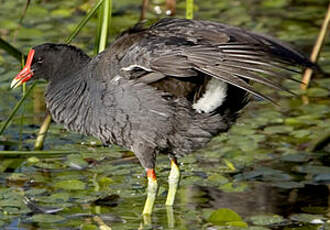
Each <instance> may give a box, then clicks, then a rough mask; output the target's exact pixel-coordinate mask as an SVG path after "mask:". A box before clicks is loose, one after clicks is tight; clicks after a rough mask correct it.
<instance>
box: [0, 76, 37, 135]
mask: <svg viewBox="0 0 330 230" xmlns="http://www.w3.org/2000/svg"><path fill="white" fill-rule="evenodd" d="M36 84H37V81H35V82H33V84H32V85H31V87H30V88H29V89H28V91H27V92H26V93H25V94H24V95H23V97H22V98H21V100H19V102H18V103H17V104H16V105H15V107H14V109H13V110H12V111H11V113H10V115H9V117H8V118H7V120H6V122H5V123H4V124H3V126H2V127H1V129H0V135H1V134H2V133H3V131H5V129H6V128H7V126H8V125H9V123H10V121H11V120H12V119H13V118H14V116H15V114H16V112H17V111H18V109H19V108H20V107H21V105H22V103H23V102H24V101H25V99H26V98H27V96H29V95H30V93H31V91H32V89H33V88H34V87H35V86H36Z"/></svg>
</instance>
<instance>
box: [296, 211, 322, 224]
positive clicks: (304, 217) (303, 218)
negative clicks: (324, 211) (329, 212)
mask: <svg viewBox="0 0 330 230" xmlns="http://www.w3.org/2000/svg"><path fill="white" fill-rule="evenodd" d="M290 219H291V220H294V221H298V222H302V223H312V222H313V221H315V220H322V219H324V217H323V216H321V215H314V214H306V213H301V214H294V215H291V216H290Z"/></svg>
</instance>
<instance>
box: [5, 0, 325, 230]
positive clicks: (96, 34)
mask: <svg viewBox="0 0 330 230" xmlns="http://www.w3.org/2000/svg"><path fill="white" fill-rule="evenodd" d="M0 2H1V9H2V12H3V14H1V15H0V17H1V20H0V37H1V40H0V46H1V47H2V48H5V49H3V50H0V94H1V95H2V98H1V99H0V127H4V128H3V130H1V131H0V132H1V136H0V150H1V151H0V157H1V158H2V159H1V161H0V173H1V177H0V178H1V180H0V228H9V227H10V228H11V229H22V228H24V229H35V228H39V229H68V228H76V229H97V228H100V226H103V227H106V226H109V227H110V226H111V227H112V228H113V229H138V228H139V227H140V224H141V217H140V214H141V210H142V208H143V202H144V200H143V199H144V197H145V194H144V193H145V189H144V187H145V184H146V182H145V179H144V176H143V172H142V171H143V170H141V168H140V166H139V164H138V162H137V160H136V159H135V157H134V155H133V153H131V152H129V151H126V150H124V149H120V148H118V147H116V146H112V147H111V148H108V147H103V146H102V145H101V144H100V143H99V141H98V140H96V139H94V138H91V137H84V136H82V135H78V134H73V133H69V132H67V131H65V130H64V129H63V127H62V126H60V125H56V124H53V123H52V124H51V126H50V129H49V132H48V136H47V139H46V141H45V143H44V151H32V150H33V149H34V142H35V139H36V136H37V134H38V130H39V126H40V124H41V123H42V122H43V120H44V118H45V116H47V112H46V110H45V105H44V102H43V101H42V98H43V96H42V94H43V90H44V86H45V84H44V83H43V82H39V83H38V84H37V85H36V86H35V87H33V86H31V85H29V86H27V87H31V88H30V89H31V94H30V96H28V97H27V98H26V101H25V102H24V103H23V106H21V107H20V108H19V110H18V112H17V114H16V115H15V116H14V117H13V119H8V118H9V117H11V113H12V111H13V108H14V106H15V105H16V104H17V102H18V101H19V100H20V98H21V93H20V92H19V91H17V90H15V91H10V90H9V84H10V81H11V79H12V78H13V76H14V75H15V74H16V73H17V72H18V70H19V66H20V60H21V59H22V58H21V56H22V55H21V54H20V51H19V50H21V51H22V53H27V51H28V50H29V49H30V47H32V46H35V45H37V44H40V43H44V42H56V43H63V42H72V43H73V44H74V45H76V46H77V47H80V48H81V49H83V50H85V51H86V52H87V53H88V54H89V55H94V54H95V53H97V52H98V51H101V50H102V49H104V47H105V44H106V43H104V42H100V43H99V42H98V41H100V40H102V39H100V38H101V37H103V36H105V37H106V36H107V35H106V34H104V33H102V31H107V29H103V30H102V23H104V22H106V23H105V24H103V28H104V27H105V28H109V29H110V30H109V40H110V41H112V40H113V39H114V38H115V37H116V36H118V34H120V33H121V32H123V31H124V30H126V29H127V28H130V27H132V26H134V24H135V23H137V22H138V21H139V19H140V17H141V15H140V13H141V12H140V7H141V4H142V1H136V0H120V1H117V0H113V1H112V3H111V1H108V4H110V5H108V6H109V7H103V6H102V7H103V8H98V13H99V15H96V14H95V15H93V14H92V12H93V10H94V11H95V12H96V11H97V7H96V6H100V4H101V1H96V0H90V1H83V0H74V1H65V0H59V1H43V0H40V1H31V2H30V4H29V6H28V8H27V11H26V14H25V15H24V18H23V19H22V20H21V21H20V20H19V18H20V17H21V15H22V12H23V11H24V3H25V1H22V0H15V1H1V0H0ZM188 2H189V1H187V2H186V1H180V0H177V2H176V16H177V17H186V15H187V16H188V17H192V12H193V13H194V14H193V16H194V18H197V19H207V20H214V21H220V22H224V23H227V24H232V25H237V26H242V27H245V28H248V29H250V30H254V31H257V32H261V33H267V34H271V35H274V36H276V37H278V38H279V39H282V40H285V41H288V42H291V43H293V44H294V45H295V46H297V47H299V48H300V49H302V50H303V51H304V52H305V53H306V54H308V53H310V51H311V49H312V46H313V44H314V41H315V39H316V37H317V35H318V32H319V29H320V27H321V24H322V20H323V18H324V15H325V13H326V10H327V4H328V1H327V0H318V1H317V2H315V1H314V0H303V1H291V0H266V1H261V0H247V1H246V0H244V1H243V0H242V1H239V0H235V1H230V0H223V1H218V0H203V1H195V4H194V11H192V10H191V9H190V11H189V10H187V11H186V7H187V5H186V3H188ZM111 5H112V8H111V7H110V6H111ZM18 9H21V10H18ZM103 10H104V11H103ZM111 10H112V16H111V17H109V18H108V19H107V20H109V21H107V20H104V19H103V18H104V17H105V15H109V11H111ZM104 12H108V13H107V14H105V13H104ZM189 12H190V13H189ZM88 13H91V14H88ZM186 13H187V14H186ZM165 16H166V6H165V1H162V0H160V1H151V0H150V1H149V5H148V7H147V11H146V14H145V18H146V19H148V23H151V22H154V21H156V20H157V19H159V18H162V17H165ZM83 19H86V20H85V21H83ZM82 21H83V23H80V22H82ZM101 22H102V23H101ZM107 23H110V27H109V25H107ZM75 31H76V32H78V31H79V34H78V33H75ZM64 38H68V39H66V40H64ZM106 40H107V39H106V38H105V41H106ZM5 41H6V42H5ZM102 41H104V39H103V40H102ZM8 44H11V45H13V46H14V47H16V49H13V47H11V46H8ZM329 59H330V41H329V39H328V41H326V43H325V45H324V48H323V50H322V52H321V54H320V59H319V64H320V66H321V67H322V69H323V70H324V71H325V72H330V62H329ZM295 77H296V78H297V79H301V76H299V75H297V76H295ZM284 84H285V85H286V86H287V87H288V88H290V89H291V90H292V91H293V92H295V93H296V94H297V95H298V96H296V97H293V96H292V95H289V94H287V93H281V92H274V91H273V90H267V91H266V89H265V90H263V91H264V93H266V94H268V95H272V96H274V97H275V98H276V100H277V102H278V103H279V104H280V107H278V108H276V107H274V106H273V105H271V104H269V103H266V102H254V103H252V104H250V105H249V106H248V108H246V109H245V110H244V112H243V113H242V117H241V118H240V119H239V122H238V123H237V124H236V125H235V126H234V127H233V128H232V129H231V130H230V132H229V133H228V134H223V135H220V136H218V137H216V138H214V139H213V141H212V142H211V143H210V144H209V145H208V147H207V148H205V149H203V150H200V151H198V152H197V153H194V154H191V155H189V156H187V157H185V158H182V159H180V162H181V163H182V164H183V166H182V167H181V170H182V177H183V178H182V179H183V180H182V181H181V187H180V189H179V191H178V193H179V194H178V198H177V200H178V202H177V206H175V207H174V210H166V208H165V207H164V206H163V204H164V201H165V197H166V194H165V191H167V188H166V186H167V183H166V182H165V181H166V176H167V172H166V173H164V172H165V171H168V170H169V165H168V162H167V157H166V156H160V157H158V166H157V167H158V169H157V171H159V177H160V178H159V180H160V183H161V187H160V191H159V193H158V196H159V199H158V200H157V203H156V207H155V212H154V216H153V223H152V224H153V226H154V227H155V229H221V228H223V226H231V227H233V228H237V227H238V228H241V227H244V228H251V229H273V228H274V229H275V228H276V229H278V228H281V229H282V228H283V229H284V228H285V229H307V228H308V229H321V228H329V225H328V220H329V213H328V208H329V207H328V199H329V198H328V197H329V190H328V184H329V181H330V165H329V162H330V160H329V153H330V146H329V141H328V140H323V139H322V138H324V137H326V134H329V132H330V109H329V108H330V107H329V106H330V100H329V96H330V93H329V92H330V79H329V78H326V77H324V76H318V75H317V76H315V79H313V81H312V84H311V87H310V88H309V89H307V90H306V91H303V90H301V89H300V88H299V84H296V83H292V82H284ZM32 87H33V88H32ZM26 93H29V92H28V91H26ZM302 97H304V100H303V99H302ZM306 98H307V99H308V100H306ZM306 101H307V102H308V103H306ZM7 121H9V122H7ZM9 125H10V126H9ZM321 139H322V140H323V141H321V142H320V140H321ZM320 143H321V144H320ZM102 224H103V225H102Z"/></svg>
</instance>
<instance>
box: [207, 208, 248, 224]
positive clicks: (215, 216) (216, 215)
mask: <svg viewBox="0 0 330 230" xmlns="http://www.w3.org/2000/svg"><path fill="white" fill-rule="evenodd" d="M208 222H210V223H212V224H214V225H219V226H238V227H247V224H246V223H245V222H244V221H242V218H241V217H240V216H239V215H238V214H237V213H236V212H234V211H233V210H231V209H228V208H220V209H218V210H216V211H214V212H212V213H211V215H210V217H209V218H208Z"/></svg>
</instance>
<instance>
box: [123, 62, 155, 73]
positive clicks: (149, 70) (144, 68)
mask: <svg viewBox="0 0 330 230" xmlns="http://www.w3.org/2000/svg"><path fill="white" fill-rule="evenodd" d="M134 68H140V69H143V70H145V71H148V72H151V69H149V68H147V67H145V66H140V65H137V64H133V65H130V66H127V67H123V68H121V69H122V70H124V71H132V70H133V69H134Z"/></svg>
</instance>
